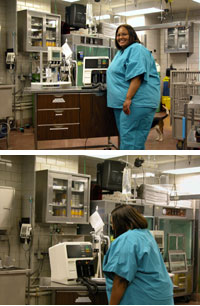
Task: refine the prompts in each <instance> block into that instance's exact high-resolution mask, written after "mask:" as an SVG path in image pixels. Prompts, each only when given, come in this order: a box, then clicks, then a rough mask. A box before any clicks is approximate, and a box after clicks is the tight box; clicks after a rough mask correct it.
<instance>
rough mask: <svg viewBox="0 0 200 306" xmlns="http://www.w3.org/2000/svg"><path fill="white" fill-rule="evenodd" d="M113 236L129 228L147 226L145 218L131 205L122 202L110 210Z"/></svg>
mask: <svg viewBox="0 0 200 306" xmlns="http://www.w3.org/2000/svg"><path fill="white" fill-rule="evenodd" d="M111 217H112V224H113V230H114V237H115V238H116V237H118V236H119V235H121V234H123V233H125V232H126V231H127V230H129V229H135V228H141V229H143V228H147V227H148V222H147V220H146V219H145V218H144V217H143V216H142V215H141V214H140V213H139V212H138V211H137V210H136V209H135V208H134V207H133V206H131V205H127V204H122V205H119V206H117V207H116V208H115V209H113V211H112V212H111Z"/></svg>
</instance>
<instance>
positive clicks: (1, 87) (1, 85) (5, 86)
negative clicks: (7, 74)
mask: <svg viewBox="0 0 200 306" xmlns="http://www.w3.org/2000/svg"><path fill="white" fill-rule="evenodd" d="M13 87H15V85H7V84H0V89H7V88H13Z"/></svg>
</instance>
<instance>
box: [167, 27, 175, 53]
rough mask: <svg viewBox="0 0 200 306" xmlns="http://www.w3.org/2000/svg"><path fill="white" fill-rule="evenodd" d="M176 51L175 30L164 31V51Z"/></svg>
mask: <svg viewBox="0 0 200 306" xmlns="http://www.w3.org/2000/svg"><path fill="white" fill-rule="evenodd" d="M176 50H177V29H175V28H169V29H166V31H165V51H166V52H170V51H176Z"/></svg>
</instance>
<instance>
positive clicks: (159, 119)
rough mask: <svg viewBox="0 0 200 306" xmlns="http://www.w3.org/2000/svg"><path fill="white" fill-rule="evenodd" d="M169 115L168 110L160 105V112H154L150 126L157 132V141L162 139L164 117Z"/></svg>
mask: <svg viewBox="0 0 200 306" xmlns="http://www.w3.org/2000/svg"><path fill="white" fill-rule="evenodd" d="M168 116H169V110H168V109H167V108H166V107H165V106H164V105H162V110H161V112H160V113H156V115H155V117H154V119H153V123H152V126H151V128H152V129H153V128H155V129H156V132H157V133H158V137H157V138H156V140H157V141H163V129H164V119H165V118H167V117H168Z"/></svg>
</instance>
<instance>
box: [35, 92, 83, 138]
mask: <svg viewBox="0 0 200 306" xmlns="http://www.w3.org/2000/svg"><path fill="white" fill-rule="evenodd" d="M79 100H80V99H79V94H70V95H69V94H63V95H51V94H50V95H45V94H39V95H38V96H37V114H36V118H37V119H36V120H37V132H36V133H37V139H38V140H53V139H67V138H68V139H71V138H79V137H80V101H79Z"/></svg>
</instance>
